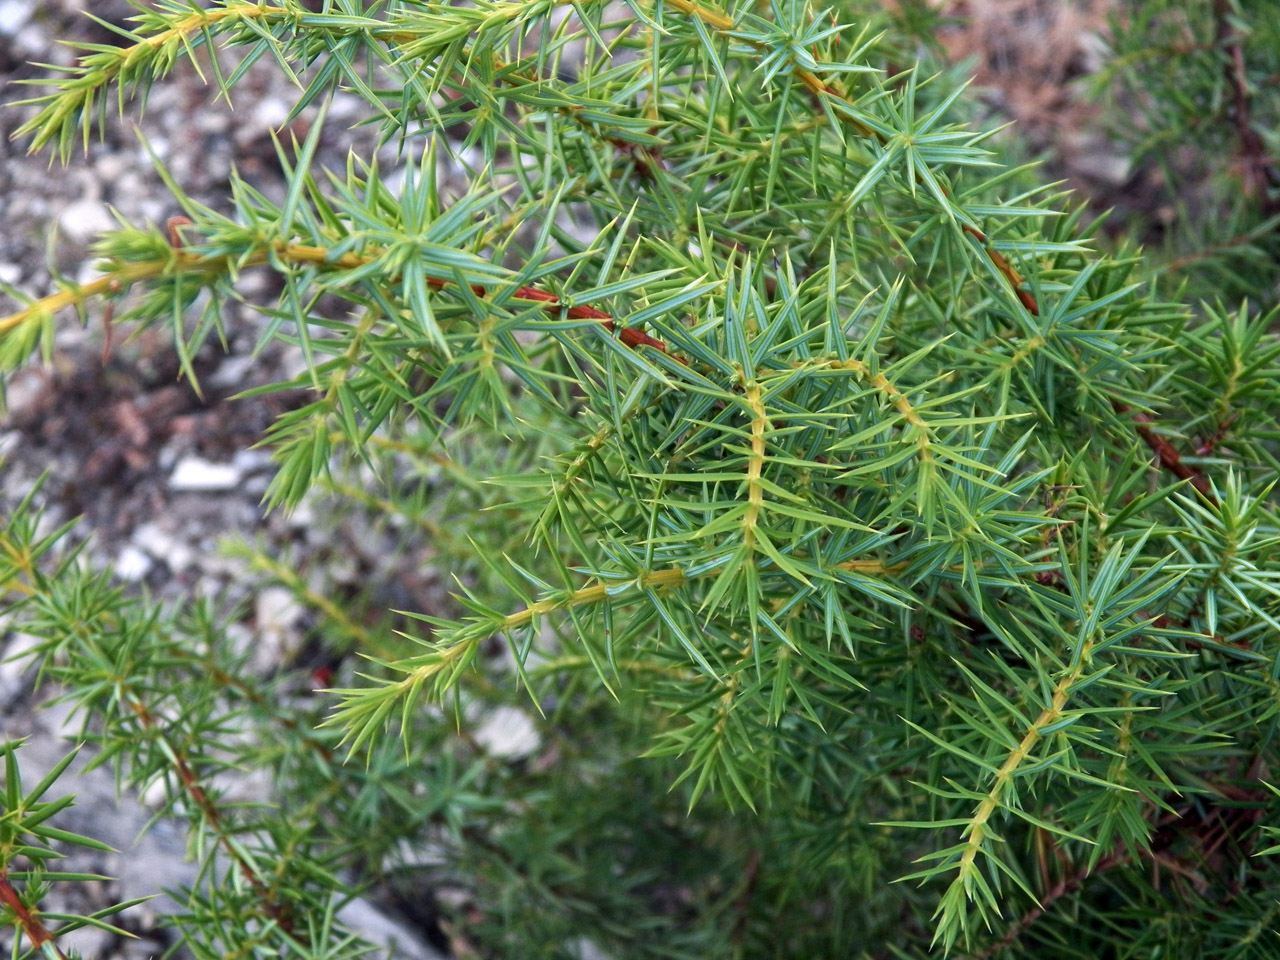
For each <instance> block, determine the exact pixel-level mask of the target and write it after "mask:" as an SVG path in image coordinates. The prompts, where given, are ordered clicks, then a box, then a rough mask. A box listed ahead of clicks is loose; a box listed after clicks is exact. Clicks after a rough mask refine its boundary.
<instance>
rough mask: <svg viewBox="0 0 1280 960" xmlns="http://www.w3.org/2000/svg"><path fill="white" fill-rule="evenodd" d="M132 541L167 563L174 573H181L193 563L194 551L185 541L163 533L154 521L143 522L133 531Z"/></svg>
mask: <svg viewBox="0 0 1280 960" xmlns="http://www.w3.org/2000/svg"><path fill="white" fill-rule="evenodd" d="M132 539H133V542H134V543H135V544H136V545H137V546H139V547H141V548H142V549H143V550H145V551H146V552H147V553H149V554H151V556H153V557H155V558H156V559H157V560H160V561H162V562H164V563H166V564H168V566H169V569H170V570H172V571H173V572H174V573H181V572H182V571H184V570H186V569H188V568H189V567H190V566H191V565H192V564H193V563H195V559H196V557H195V551H194V550H192V549H191V547H190V546H188V545H187V544H185V543H182V542H181V541H180V540H178V539H176V538H175V537H173V536H170V535H169V534H167V533H165V532H164V531H163V530H161V529H160V528H159V527H158V526H156V525H155V524H154V523H144V524H143V525H142V526H140V527H138V529H136V530H134V531H133V538H132Z"/></svg>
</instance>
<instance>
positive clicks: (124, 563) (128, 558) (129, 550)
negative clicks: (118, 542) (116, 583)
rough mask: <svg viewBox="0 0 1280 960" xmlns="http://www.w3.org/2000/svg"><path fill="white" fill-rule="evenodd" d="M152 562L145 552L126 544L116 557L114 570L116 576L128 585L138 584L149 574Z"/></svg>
mask: <svg viewBox="0 0 1280 960" xmlns="http://www.w3.org/2000/svg"><path fill="white" fill-rule="evenodd" d="M154 565H155V564H154V562H153V561H152V559H151V557H149V556H148V555H147V553H146V551H145V550H142V549H140V548H139V547H137V546H135V545H134V544H132V543H126V544H125V545H124V548H123V549H122V550H121V551H120V553H119V555H118V556H117V557H116V562H115V565H114V569H115V572H116V576H118V577H119V578H120V579H121V580H127V581H129V582H130V583H138V582H139V581H141V580H143V579H145V578H146V576H147V574H148V573H150V572H151V568H152V567H153V566H154Z"/></svg>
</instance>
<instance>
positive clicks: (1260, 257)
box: [1092, 0, 1280, 304]
mask: <svg viewBox="0 0 1280 960" xmlns="http://www.w3.org/2000/svg"><path fill="white" fill-rule="evenodd" d="M1109 36H1110V39H1111V47H1112V51H1111V54H1112V55H1111V57H1110V59H1109V61H1108V62H1107V64H1106V67H1105V68H1104V69H1103V70H1102V71H1101V72H1100V73H1099V74H1098V75H1097V76H1096V77H1094V78H1093V82H1092V87H1093V89H1094V91H1095V93H1096V94H1097V95H1098V98H1099V100H1100V102H1101V103H1102V104H1103V105H1104V106H1105V107H1106V108H1107V110H1106V111H1105V113H1104V116H1105V117H1106V118H1107V121H1108V124H1107V125H1108V126H1109V127H1110V129H1111V130H1112V131H1113V132H1114V134H1115V135H1116V136H1117V137H1118V138H1120V139H1121V140H1122V142H1124V143H1125V144H1126V145H1127V146H1128V147H1130V149H1131V150H1132V154H1131V156H1132V159H1133V161H1134V162H1135V164H1136V165H1137V166H1138V167H1139V169H1142V168H1148V169H1150V170H1151V171H1153V173H1158V178H1159V182H1160V184H1161V185H1162V189H1160V190H1159V191H1158V193H1157V197H1158V200H1159V204H1158V205H1159V206H1160V207H1162V208H1163V210H1164V216H1163V217H1151V216H1142V215H1139V216H1137V217H1135V220H1136V221H1137V222H1136V223H1134V224H1133V225H1132V227H1131V229H1132V231H1133V232H1134V233H1137V234H1139V235H1140V236H1143V237H1144V238H1146V239H1148V240H1152V241H1155V244H1154V249H1156V250H1158V251H1159V254H1160V255H1159V256H1158V257H1157V258H1155V259H1156V264H1157V265H1158V267H1159V268H1160V271H1161V273H1162V274H1164V275H1165V276H1167V277H1169V278H1170V279H1172V280H1174V281H1175V282H1177V283H1185V282H1187V281H1188V280H1190V281H1191V286H1192V289H1193V290H1194V291H1195V293H1196V295H1197V296H1205V297H1208V298H1210V299H1212V298H1214V297H1222V296H1224V295H1226V296H1231V297H1248V298H1250V299H1252V300H1254V301H1260V302H1262V303H1264V304H1275V303H1276V302H1277V300H1280V288H1278V287H1277V284H1276V262H1277V259H1280V138H1277V134H1276V129H1277V124H1280V6H1278V5H1277V4H1276V3H1275V2H1274V0H1263V2H1258V3H1250V2H1238V0H1197V2H1195V3H1189V4H1174V3H1168V2H1166V0H1144V2H1143V3H1140V4H1131V5H1126V6H1125V7H1124V8H1121V9H1118V10H1117V11H1116V14H1115V18H1114V21H1113V23H1112V28H1111V30H1110V34H1109Z"/></svg>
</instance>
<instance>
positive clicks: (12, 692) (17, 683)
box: [0, 633, 41, 703]
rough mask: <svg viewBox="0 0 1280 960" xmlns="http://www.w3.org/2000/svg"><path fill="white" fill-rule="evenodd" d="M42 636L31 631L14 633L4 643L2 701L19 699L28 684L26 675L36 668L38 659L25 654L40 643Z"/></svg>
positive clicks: (0, 666) (0, 683) (0, 676)
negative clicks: (33, 634) (30, 632)
mask: <svg viewBox="0 0 1280 960" xmlns="http://www.w3.org/2000/svg"><path fill="white" fill-rule="evenodd" d="M40 642H41V641H40V638H39V637H36V636H32V635H31V634H29V633H18V634H14V635H13V636H11V637H10V638H9V642H8V643H7V644H5V645H4V655H3V656H2V657H0V703H13V702H15V701H16V700H17V698H18V696H19V694H21V693H22V688H23V686H25V684H26V679H25V678H26V675H27V673H28V672H30V671H31V670H32V668H34V666H35V663H36V661H35V660H34V659H31V658H29V657H24V656H23V654H24V653H27V652H28V651H30V650H32V649H33V648H35V647H36V646H38V645H39V644H40Z"/></svg>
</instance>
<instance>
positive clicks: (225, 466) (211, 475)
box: [169, 457, 240, 493]
mask: <svg viewBox="0 0 1280 960" xmlns="http://www.w3.org/2000/svg"><path fill="white" fill-rule="evenodd" d="M239 485H240V471H239V470H237V469H236V467H235V465H234V464H231V463H211V462H209V461H208V460H203V459H201V458H200V457H183V458H182V459H181V460H179V461H178V465H177V466H176V467H174V468H173V475H172V476H170V477H169V489H171V490H176V491H178V492H187V493H217V492H220V491H227V490H234V489H235V488H236V487H237V486H239Z"/></svg>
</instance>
